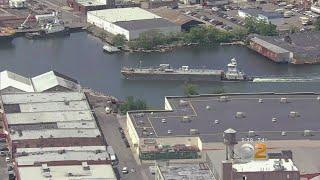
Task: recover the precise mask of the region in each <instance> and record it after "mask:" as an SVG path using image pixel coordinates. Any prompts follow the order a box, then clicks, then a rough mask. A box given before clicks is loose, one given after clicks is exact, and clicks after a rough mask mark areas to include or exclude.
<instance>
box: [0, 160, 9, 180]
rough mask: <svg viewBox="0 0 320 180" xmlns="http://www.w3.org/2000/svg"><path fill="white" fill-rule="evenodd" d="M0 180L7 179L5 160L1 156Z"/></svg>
mask: <svg viewBox="0 0 320 180" xmlns="http://www.w3.org/2000/svg"><path fill="white" fill-rule="evenodd" d="M0 179H1V180H8V179H9V175H8V167H7V163H6V158H5V157H2V156H1V157H0Z"/></svg>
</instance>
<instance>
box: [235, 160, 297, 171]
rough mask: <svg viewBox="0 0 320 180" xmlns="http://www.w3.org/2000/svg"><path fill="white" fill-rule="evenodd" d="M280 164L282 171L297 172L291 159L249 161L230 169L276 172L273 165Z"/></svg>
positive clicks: (236, 164)
mask: <svg viewBox="0 0 320 180" xmlns="http://www.w3.org/2000/svg"><path fill="white" fill-rule="evenodd" d="M277 162H280V163H281V165H282V167H283V168H284V169H283V171H298V169H297V167H295V166H294V164H293V162H292V160H291V159H287V160H285V159H266V160H251V161H249V162H246V163H234V164H233V165H232V168H233V169H234V170H236V171H237V172H261V171H278V170H277V169H276V168H275V167H274V165H275V164H277Z"/></svg>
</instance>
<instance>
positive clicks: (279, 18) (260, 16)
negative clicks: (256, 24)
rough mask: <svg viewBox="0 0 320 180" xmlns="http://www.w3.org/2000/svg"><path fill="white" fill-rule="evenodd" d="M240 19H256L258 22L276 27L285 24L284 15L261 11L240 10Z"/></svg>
mask: <svg viewBox="0 0 320 180" xmlns="http://www.w3.org/2000/svg"><path fill="white" fill-rule="evenodd" d="M238 15H239V17H241V18H243V19H245V18H247V17H254V18H256V19H257V20H264V21H265V22H267V23H272V24H274V25H278V24H283V23H284V19H283V15H282V14H280V13H277V12H267V11H263V10H260V9H240V10H238Z"/></svg>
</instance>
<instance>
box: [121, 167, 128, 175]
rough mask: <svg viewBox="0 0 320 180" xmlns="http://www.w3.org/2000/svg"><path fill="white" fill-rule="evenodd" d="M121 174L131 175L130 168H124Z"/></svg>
mask: <svg viewBox="0 0 320 180" xmlns="http://www.w3.org/2000/svg"><path fill="white" fill-rule="evenodd" d="M121 172H122V173H123V174H128V173H129V171H128V167H123V168H122V170H121Z"/></svg>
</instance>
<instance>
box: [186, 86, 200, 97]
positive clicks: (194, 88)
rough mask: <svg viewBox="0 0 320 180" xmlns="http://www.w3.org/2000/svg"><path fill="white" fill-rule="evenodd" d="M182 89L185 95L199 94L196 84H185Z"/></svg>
mask: <svg viewBox="0 0 320 180" xmlns="http://www.w3.org/2000/svg"><path fill="white" fill-rule="evenodd" d="M183 90H184V94H185V95H187V96H191V95H197V94H199V93H198V91H197V86H196V85H194V84H185V86H184V88H183Z"/></svg>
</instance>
